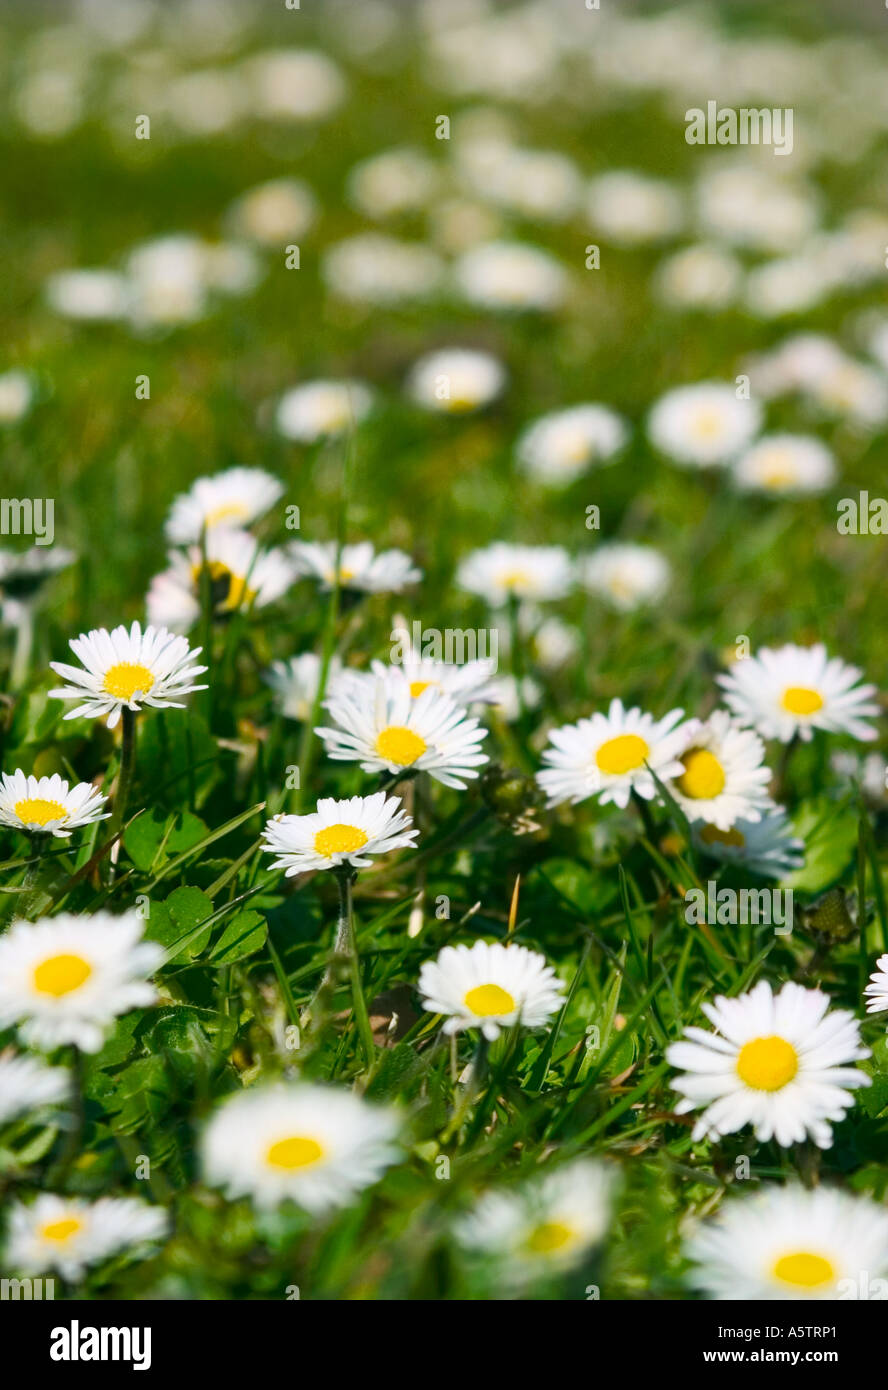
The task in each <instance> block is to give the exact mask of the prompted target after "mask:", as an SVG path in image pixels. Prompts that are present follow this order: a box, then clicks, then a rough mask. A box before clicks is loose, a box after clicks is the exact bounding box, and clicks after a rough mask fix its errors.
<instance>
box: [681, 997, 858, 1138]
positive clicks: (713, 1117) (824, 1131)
mask: <svg viewBox="0 0 888 1390" xmlns="http://www.w3.org/2000/svg"><path fill="white" fill-rule="evenodd" d="M829 1002H830V1001H829V997H828V996H827V995H826V994H822V993H821V991H820V990H819V989H803V988H802V986H801V985H796V984H792V983H791V982H790V983H788V984H785V985H784V986H783V988H782V989H781V990H780V992H779V993H778V994H772V992H771V986H770V985H769V984H768V983H767V982H766V981H765V980H760V981H759V983H758V984H757V985H756V986H755V988H754V989H752V990H750V991H749V993H748V994H741V995H739V996H738V997H737V998H736V999H726V998H724V996H721V995H720V996H718V997H717V998H716V1000H715V1002H714V1003H713V1004H704V1005H703V1012H704V1013H705V1014H706V1017H707V1018H708V1019H709V1020H710V1022H711V1023H712V1024H714V1026H715V1029H716V1031H715V1032H714V1033H707V1032H706V1031H705V1030H704V1029H703V1028H686V1029H685V1037H686V1038H687V1039H688V1041H687V1042H676V1043H672V1044H671V1046H670V1047H668V1048H667V1050H666V1060H667V1061H668V1062H669V1063H670V1064H671V1065H672V1066H674V1067H678V1068H682V1069H683V1072H684V1074H683V1075H682V1076H679V1077H678V1078H677V1080H676V1081H674V1082H673V1083H672V1084H673V1089H674V1090H676V1091H678V1093H679V1095H681V1097H682V1099H681V1100H680V1101H679V1103H678V1104H677V1105H676V1107H675V1112H676V1114H677V1115H686V1114H687V1113H688V1112H689V1111H691V1110H703V1114H702V1115H701V1116H700V1117H699V1119H698V1120H697V1123H696V1125H695V1126H694V1131H693V1136H692V1137H693V1139H695V1140H696V1139H702V1138H704V1137H708V1138H716V1137H718V1136H719V1135H722V1134H734V1133H735V1132H736V1131H737V1130H738V1129H743V1127H744V1126H745V1125H752V1127H753V1129H754V1130H755V1136H756V1138H757V1139H760V1140H762V1141H767V1140H769V1139H775V1140H776V1141H777V1143H778V1144H779V1145H780V1146H781V1147H782V1148H788V1147H789V1146H790V1145H791V1144H797V1143H801V1142H802V1141H803V1140H804V1139H806V1138H808V1137H810V1138H811V1139H813V1140H814V1142H815V1144H816V1145H817V1146H818V1148H821V1149H828V1148H829V1147H830V1146H831V1144H832V1129H831V1127H830V1125H829V1123H828V1122H829V1121H830V1120H841V1119H843V1118H844V1115H845V1111H846V1110H847V1109H848V1108H849V1106H850V1105H852V1104H853V1096H852V1095H851V1094H850V1092H851V1090H852V1088H853V1087H855V1086H868V1085H869V1084H870V1078H869V1077H868V1076H867V1075H866V1073H865V1072H862V1071H859V1070H858V1069H857V1068H856V1067H852V1066H849V1065H846V1064H847V1063H851V1062H856V1061H859V1060H860V1059H861V1058H863V1057H868V1056H869V1055H870V1053H869V1048H867V1047H862V1046H861V1042H860V1025H859V1023H858V1022H857V1019H856V1018H855V1017H854V1015H853V1014H852V1013H850V1012H848V1011H847V1010H845V1009H834V1010H833V1011H832V1012H830V1013H827V1010H828V1009H829Z"/></svg>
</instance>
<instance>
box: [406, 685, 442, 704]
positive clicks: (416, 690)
mask: <svg viewBox="0 0 888 1390" xmlns="http://www.w3.org/2000/svg"><path fill="white" fill-rule="evenodd" d="M437 684H438V682H437V681H411V682H410V694H411V695H412V696H413V698H414V700H415V699H416V697H417V695H421V694H422V692H423V691H424V690H428V688H429V686H430V685H437Z"/></svg>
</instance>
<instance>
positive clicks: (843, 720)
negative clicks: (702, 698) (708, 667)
mask: <svg viewBox="0 0 888 1390" xmlns="http://www.w3.org/2000/svg"><path fill="white" fill-rule="evenodd" d="M862 674H863V673H862V672H861V671H860V670H859V669H858V668H857V667H856V666H849V665H847V664H846V663H845V662H844V661H840V660H839V658H838V657H832V658H830V657H828V656H827V653H826V648H825V647H824V646H823V644H822V643H820V642H818V643H817V644H816V645H815V646H813V647H797V646H795V645H794V644H793V643H791V642H790V643H787V645H786V646H784V647H762V648H761V650H760V651H759V652H758V653H757V654H756V655H755V656H754V657H746V658H745V659H744V660H742V661H735V662H734V663H733V665H732V666H731V669H730V670H729V671H728V673H727V674H726V675H724V676H716V681H717V683H718V684H719V685H720V686H721V688H722V690H723V691H724V699H725V704H726V705H727V706H728V707H729V709H730V710H731V712H732V713H733V714H734V715H735V717H736V718H737V719H738V720H739V722H740V723H741V724H748V725H751V726H752V727H753V728H755V729H757V730H758V732H759V733H760V734H761V735H762V736H763V737H764V738H778V739H779V740H780V742H781V743H789V741H790V739H792V738H794V737H795V735H796V734H797V735H798V736H799V738H801V739H803V740H804V741H805V742H806V743H807V742H809V741H810V739H811V738H812V737H813V734H814V730H815V729H826V730H828V731H829V732H830V733H836V734H850V735H851V737H852V738H858V739H864V740H869V739H874V738H875V737H876V731H875V730H874V729H873V728H872V726H871V725H869V724H867V723H865V722H864V716H867V715H875V714H878V712H879V706H878V705H877V704H876V702H875V701H874V700H873V699H872V697H873V696H874V695H875V694H876V687H875V686H874V685H858V684H857V682H858V681H859V680H860V677H861V675H862Z"/></svg>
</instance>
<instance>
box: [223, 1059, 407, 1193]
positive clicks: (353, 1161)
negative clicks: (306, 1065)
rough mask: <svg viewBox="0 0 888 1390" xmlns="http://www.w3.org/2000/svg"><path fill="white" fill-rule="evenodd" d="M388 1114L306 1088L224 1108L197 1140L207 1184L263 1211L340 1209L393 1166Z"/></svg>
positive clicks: (245, 1097)
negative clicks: (287, 1205)
mask: <svg viewBox="0 0 888 1390" xmlns="http://www.w3.org/2000/svg"><path fill="white" fill-rule="evenodd" d="M397 1132H398V1124H397V1119H396V1116H395V1115H394V1113H393V1112H392V1111H390V1110H383V1109H381V1108H380V1107H378V1106H374V1105H370V1104H369V1103H368V1102H367V1101H365V1100H362V1099H361V1098H360V1096H357V1095H353V1094H352V1093H351V1092H350V1091H339V1090H334V1089H333V1088H332V1087H331V1086H312V1085H308V1084H307V1083H305V1082H300V1083H298V1084H283V1085H275V1086H263V1087H257V1088H256V1089H255V1090H251V1091H245V1092H242V1093H241V1094H240V1095H236V1096H233V1097H232V1098H231V1099H230V1100H228V1101H226V1102H225V1103H224V1104H223V1105H222V1106H221V1107H220V1108H219V1109H218V1110H216V1112H215V1113H214V1115H213V1116H212V1118H211V1119H210V1122H209V1124H208V1125H207V1128H206V1130H205V1132H204V1136H203V1144H202V1149H203V1165H204V1172H205V1174H206V1178H207V1181H208V1182H209V1183H212V1184H213V1185H214V1186H218V1187H222V1188H224V1189H225V1191H226V1192H227V1194H228V1196H229V1197H232V1198H237V1197H243V1196H249V1197H252V1198H253V1200H254V1201H255V1202H256V1203H257V1204H258V1205H259V1206H263V1207H273V1206H277V1205H279V1204H280V1203H281V1202H284V1201H287V1200H292V1201H294V1202H297V1203H298V1204H299V1206H301V1207H304V1208H305V1209H306V1210H307V1211H310V1212H312V1213H315V1214H319V1213H321V1212H324V1211H327V1210H329V1209H330V1208H331V1207H339V1206H345V1205H346V1204H347V1203H348V1202H350V1201H351V1199H352V1198H353V1197H354V1196H355V1194H356V1193H358V1192H360V1191H361V1189H362V1188H365V1187H369V1186H370V1185H371V1183H375V1182H376V1181H377V1179H378V1178H379V1177H381V1175H382V1173H383V1172H384V1171H385V1169H386V1168H388V1167H389V1165H390V1164H392V1163H393V1162H395V1160H396V1158H397V1156H398V1151H397V1147H396V1143H397Z"/></svg>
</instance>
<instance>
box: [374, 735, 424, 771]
mask: <svg viewBox="0 0 888 1390" xmlns="http://www.w3.org/2000/svg"><path fill="white" fill-rule="evenodd" d="M427 747H428V744H427V743H426V742H425V739H421V738H420V737H419V734H415V733H414V732H413V730H412V729H405V728H404V727H403V726H402V725H399V724H393V725H392V726H391V727H390V728H388V729H383V731H382V733H381V734H380V735H379V737H378V738H377V740H376V751H377V753H378V754H379V756H380V757H381V758H385V760H386V762H387V763H397V765H398V767H410V766H411V765H412V764H413V763H415V762H416V759H417V758H421V757H422V755H423V753H424V752H425V751H426V748H427Z"/></svg>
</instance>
